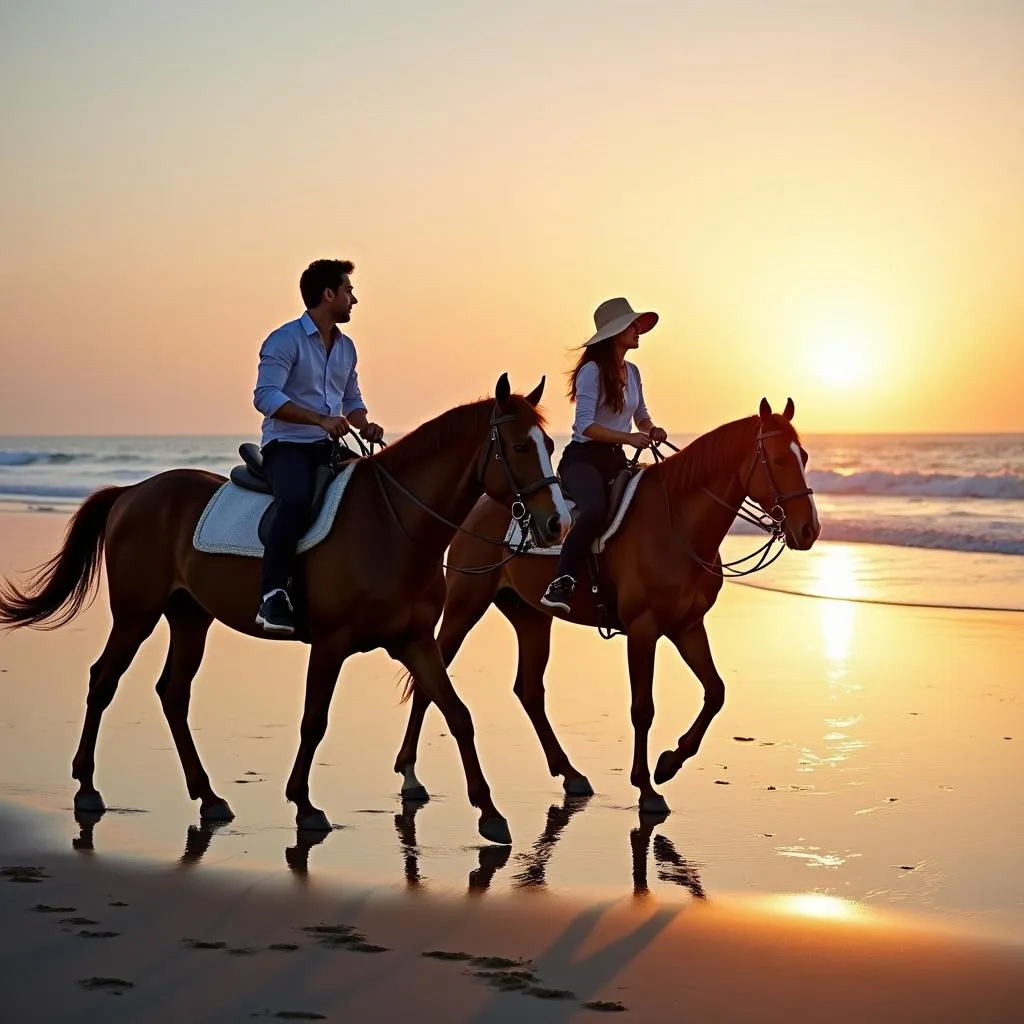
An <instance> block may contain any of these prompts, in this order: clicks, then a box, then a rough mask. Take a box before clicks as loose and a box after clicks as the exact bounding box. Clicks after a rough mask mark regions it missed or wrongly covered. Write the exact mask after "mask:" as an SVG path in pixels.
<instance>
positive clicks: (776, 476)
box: [746, 398, 821, 551]
mask: <svg viewBox="0 0 1024 1024" xmlns="http://www.w3.org/2000/svg"><path fill="white" fill-rule="evenodd" d="M795 411H796V410H795V406H794V405H793V399H792V398H790V399H788V400H787V402H786V408H785V409H784V410H783V411H782V412H781V413H777V412H772V407H771V405H770V404H769V402H768V399H767V398H762V399H761V407H760V409H759V410H758V414H759V417H760V420H761V424H760V430H759V432H758V435H757V448H756V450H755V452H754V454H753V456H752V457H751V463H750V468H749V470H748V471H747V472H746V480H747V485H746V491H747V495H748V497H750V498H751V499H752V500H753V501H756V502H757V504H758V505H760V506H761V508H762V509H764V511H765V512H767V513H768V515H770V516H772V518H773V519H775V520H776V521H780V522H782V523H784V524H785V535H786V546H787V547H790V548H793V549H795V550H797V551H806V550H807V549H808V548H810V547H811V546H812V545H813V544H814V542H815V541H816V540H817V539H818V534H819V533H821V523H820V522H819V521H818V510H817V508H815V505H814V492H813V491H812V490H811V488H810V487H808V486H807V477H806V475H805V473H804V467H805V466H806V465H807V451H806V450H805V448H804V447H803V445H802V444H801V442H800V435H799V434H797V432H796V430H795V428H794V427H793V413H794V412H795Z"/></svg>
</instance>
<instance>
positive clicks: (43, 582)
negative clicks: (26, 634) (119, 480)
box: [0, 487, 128, 630]
mask: <svg viewBox="0 0 1024 1024" xmlns="http://www.w3.org/2000/svg"><path fill="white" fill-rule="evenodd" d="M127 490H128V488H127V487H105V488H103V489H102V490H100V491H96V493H95V494H92V495H90V496H89V497H88V498H87V499H86V500H85V501H84V502H83V503H82V506H81V508H79V510H78V511H77V512H76V513H75V514H74V517H73V518H72V520H71V522H70V523H69V524H68V528H67V532H66V534H65V540H64V546H63V547H62V548H61V549H60V551H58V552H57V554H56V555H54V556H53V558H51V559H50V560H49V561H47V562H44V563H43V564H42V565H41V566H39V568H38V569H36V570H35V572H34V573H33V574H32V575H31V577H30V579H29V584H28V586H27V588H26V589H25V590H19V589H18V588H17V587H16V586H15V585H14V584H13V583H11V582H9V581H4V580H0V630H5V629H17V628H19V627H20V626H29V627H31V628H33V629H46V630H49V629H58V628H59V627H60V626H64V625H66V624H67V623H69V622H70V621H71V620H72V619H73V618H74V617H75V616H76V615H77V614H78V613H79V612H80V611H81V610H82V609H83V608H84V607H86V605H88V604H91V603H92V600H93V598H94V597H95V593H92V592H93V591H94V589H95V584H96V580H97V578H98V577H99V572H100V561H101V558H102V556H103V541H104V538H105V536H106V532H107V517H108V516H109V515H110V510H111V509H112V508H113V507H114V502H115V501H117V499H118V498H119V497H120V496H121V495H122V494H123V493H124V492H125V491H127ZM91 593H92V596H90V594H91Z"/></svg>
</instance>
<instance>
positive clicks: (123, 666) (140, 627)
mask: <svg viewBox="0 0 1024 1024" xmlns="http://www.w3.org/2000/svg"><path fill="white" fill-rule="evenodd" d="M159 619H160V613H159V612H158V611H154V612H152V613H150V614H140V613H139V612H138V610H136V611H135V613H134V614H133V615H131V616H129V615H128V614H125V613H123V612H122V613H120V614H119V613H118V612H115V613H114V624H113V626H112V627H111V629H110V635H109V636H108V637H107V642H106V644H105V646H104V648H103V651H102V653H101V654H100V656H99V658H98V659H97V660H96V662H95V663H94V664H93V666H92V668H91V669H90V670H89V696H88V698H87V700H86V710H85V721H84V723H83V725H82V736H81V739H80V740H79V743H78V750H77V751H76V753H75V756H74V759H73V760H72V762H71V777H72V778H73V779H75V780H76V781H77V782H78V786H79V788H78V792H77V793H76V794H75V810H76V811H92V812H98V811H103V810H104V809H105V806H104V803H103V798H102V797H101V796H100V794H99V791H98V790H97V789H96V787H95V785H94V784H93V776H94V774H95V772H96V741H97V739H98V738H99V732H100V721H101V719H102V718H103V712H104V711H106V709H107V708H108V707H109V705H110V702H111V701H112V700H113V699H114V694H115V693H116V692H117V684H118V683H119V682H120V681H121V676H123V675H124V674H125V672H126V671H127V670H128V666H129V665H131V663H132V661H133V659H134V658H135V655H136V654H137V653H138V650H139V648H140V647H141V646H142V644H143V643H144V642H145V640H146V639H147V638H148V637H149V635H150V633H152V632H153V629H154V628H155V627H156V624H157V622H158V621H159Z"/></svg>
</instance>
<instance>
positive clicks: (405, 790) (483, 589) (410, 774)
mask: <svg viewBox="0 0 1024 1024" xmlns="http://www.w3.org/2000/svg"><path fill="white" fill-rule="evenodd" d="M499 578H500V570H496V571H495V572H493V573H490V574H486V575H485V574H481V575H479V576H457V577H456V578H455V579H453V580H452V581H451V582H450V583H449V589H448V595H447V597H446V599H445V606H444V616H443V618H442V619H441V628H440V630H439V632H438V636H437V646H438V648H439V649H440V651H441V657H442V659H443V660H444V665H445V668H447V667H448V666H449V665H450V664H451V663H452V662H453V661H454V660H455V655H456V654H458V653H459V648H461V647H462V644H463V642H464V641H465V639H466V637H467V636H468V635H469V631H470V630H471V629H472V628H473V627H474V626H475V625H476V624H477V623H478V622H479V621H480V619H481V617H482V616H483V614H484V612H485V611H487V609H488V607H490V604H491V601H492V600H493V598H494V592H495V588H496V587H497V584H498V580H499ZM410 679H411V681H412V682H413V683H415V679H414V677H410ZM431 703H432V701H431V699H430V697H429V696H428V695H427V693H426V691H425V690H424V689H423V687H422V686H416V685H413V690H412V707H411V708H410V709H409V722H408V725H406V728H405V737H404V738H403V740H402V746H401V747H400V749H399V751H398V756H397V757H396V758H395V771H396V772H397V773H398V774H399V775H401V776H402V792H401V796H402V800H404V801H411V802H420V803H423V802H425V801H427V800H429V799H430V794H429V793H428V792H427V789H426V786H424V785H423V784H422V783H421V782H420V780H419V779H418V778H417V777H416V754H417V751H418V749H419V744H420V732H421V731H422V729H423V721H424V719H425V717H426V714H427V709H428V708H429V707H430V705H431Z"/></svg>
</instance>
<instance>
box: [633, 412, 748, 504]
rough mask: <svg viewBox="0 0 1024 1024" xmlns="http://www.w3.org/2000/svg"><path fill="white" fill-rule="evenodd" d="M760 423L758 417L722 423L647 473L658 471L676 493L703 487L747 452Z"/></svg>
mask: <svg viewBox="0 0 1024 1024" xmlns="http://www.w3.org/2000/svg"><path fill="white" fill-rule="evenodd" d="M760 423H761V417H760V416H744V417H743V419H741V420H733V421H732V423H724V424H722V426H720V427H715V429H714V430H709V431H708V432H707V433H706V434H701V436H700V437H696V438H694V439H693V440H692V441H691V442H690V443H689V444H688V445H687V446H686V447H685V448H683V450H682V451H679V452H676V453H675V454H673V455H670V456H669V457H668V458H667V459H665V461H664V462H659V463H658V464H657V465H656V466H652V467H651V468H650V469H649V470H648V472H651V473H661V474H662V475H663V477H664V480H665V484H666V486H668V487H670V488H671V489H672V490H673V491H676V492H684V491H690V490H693V489H695V488H697V487H703V486H705V485H706V484H707V483H708V482H709V481H710V480H711V479H712V478H713V477H714V476H715V474H716V473H720V472H721V471H722V469H723V467H724V466H725V465H726V464H727V463H729V462H732V461H734V460H738V459H740V458H742V457H743V456H744V455H746V454H747V453H748V448H749V445H750V444H751V443H752V441H753V439H754V436H755V435H756V433H757V428H758V427H759V426H760Z"/></svg>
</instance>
